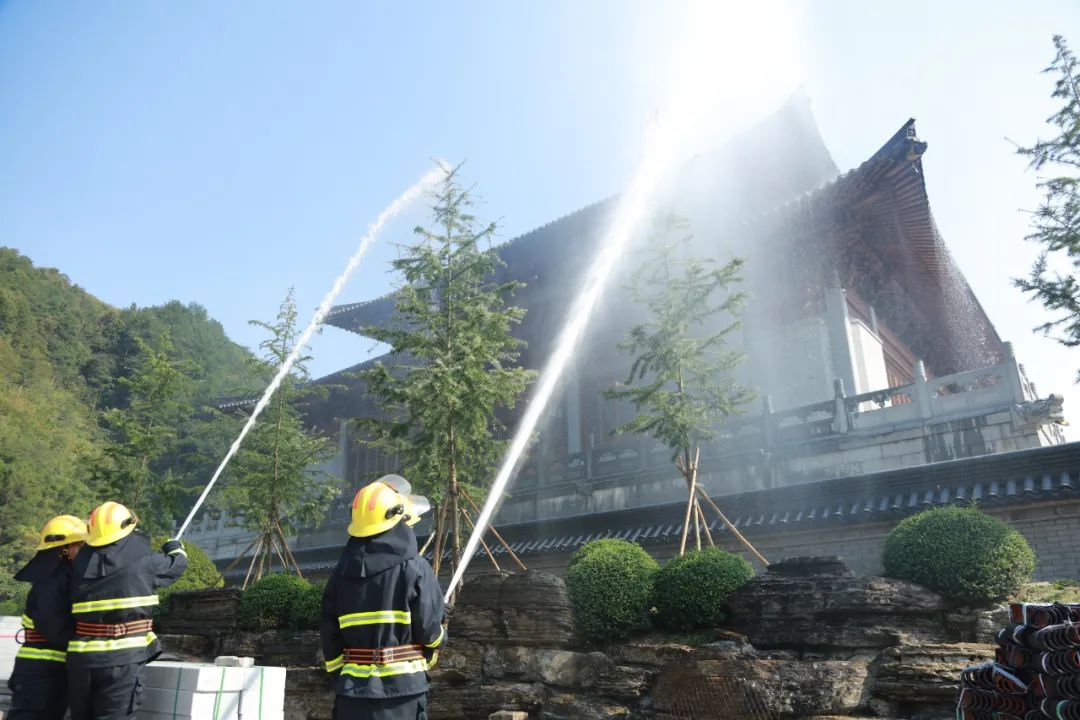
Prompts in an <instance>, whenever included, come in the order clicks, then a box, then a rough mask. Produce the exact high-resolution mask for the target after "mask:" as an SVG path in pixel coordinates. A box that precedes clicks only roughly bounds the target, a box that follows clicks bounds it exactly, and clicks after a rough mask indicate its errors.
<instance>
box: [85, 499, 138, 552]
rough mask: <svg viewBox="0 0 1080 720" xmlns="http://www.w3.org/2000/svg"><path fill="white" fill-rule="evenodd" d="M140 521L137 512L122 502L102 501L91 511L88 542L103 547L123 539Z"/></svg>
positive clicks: (93, 545)
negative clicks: (136, 515)
mask: <svg viewBox="0 0 1080 720" xmlns="http://www.w3.org/2000/svg"><path fill="white" fill-rule="evenodd" d="M138 522H139V519H138V518H137V517H135V513H133V512H131V511H130V510H128V509H127V508H126V507H124V506H123V505H121V504H120V503H118V502H112V501H111V500H110V501H109V502H106V503H102V504H101V505H98V506H97V507H96V508H94V512H92V513H90V537H89V539H87V541H86V544H87V545H89V546H91V547H101V546H102V545H110V544H112V543H114V542H116V541H117V540H122V539H124V538H126V537H127V536H128V535H130V534H131V533H132V531H133V530H135V526H136V525H137V524H138Z"/></svg>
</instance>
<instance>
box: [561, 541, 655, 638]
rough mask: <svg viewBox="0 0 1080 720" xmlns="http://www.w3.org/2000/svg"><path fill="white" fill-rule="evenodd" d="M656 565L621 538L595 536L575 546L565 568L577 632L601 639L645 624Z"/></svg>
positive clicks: (621, 634) (587, 636)
mask: <svg viewBox="0 0 1080 720" xmlns="http://www.w3.org/2000/svg"><path fill="white" fill-rule="evenodd" d="M658 569H659V565H657V563H656V561H655V560H653V558H652V557H651V556H650V555H649V554H648V553H647V552H645V551H644V550H643V549H642V548H641V547H640V546H639V545H635V544H633V543H629V542H626V541H625V540H597V541H595V542H591V543H589V544H587V545H585V546H584V547H583V548H581V549H580V550H578V552H577V553H575V555H574V557H573V559H572V560H571V562H570V567H569V568H568V569H567V571H566V589H567V592H568V593H569V595H570V604H571V606H572V608H573V612H574V625H575V627H576V629H577V631H578V633H579V634H580V635H581V636H582V637H583V638H585V639H587V640H592V641H597V642H606V641H611V640H621V639H623V638H625V637H627V636H628V635H629V634H630V633H631V632H633V631H634V630H635V629H637V628H640V627H644V626H645V625H646V624H647V622H648V612H649V601H650V599H651V597H652V589H653V582H654V579H655V577H656V571H657V570H658Z"/></svg>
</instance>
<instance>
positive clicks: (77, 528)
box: [36, 515, 88, 551]
mask: <svg viewBox="0 0 1080 720" xmlns="http://www.w3.org/2000/svg"><path fill="white" fill-rule="evenodd" d="M87 535H88V533H87V532H86V523H84V522H83V521H82V520H80V519H79V518H77V517H75V516H74V515H58V516H57V517H54V518H53V519H52V520H50V521H49V522H47V523H45V527H43V528H41V542H39V543H38V546H37V548H36V549H37V550H39V551H41V550H51V549H53V548H58V547H62V546H64V545H70V544H71V543H77V542H82V541H84V540H86V538H87Z"/></svg>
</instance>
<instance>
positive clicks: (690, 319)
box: [604, 214, 753, 555]
mask: <svg viewBox="0 0 1080 720" xmlns="http://www.w3.org/2000/svg"><path fill="white" fill-rule="evenodd" d="M691 240H692V236H691V235H690V234H689V232H688V224H687V223H686V221H685V220H683V219H681V218H678V217H676V216H674V215H670V214H669V215H666V216H664V217H662V218H660V219H659V220H658V222H657V229H656V231H655V232H654V234H653V236H652V237H651V238H650V243H649V247H648V249H647V251H646V252H647V257H646V260H645V262H643V263H642V264H641V266H640V268H639V269H638V270H637V271H636V272H635V273H634V275H633V276H632V278H631V281H630V285H629V290H630V294H631V297H632V298H633V299H634V300H635V301H636V302H637V303H638V304H640V305H642V306H644V309H645V311H646V312H647V317H648V319H647V320H646V321H645V322H644V323H641V324H638V325H635V326H633V327H632V328H631V329H630V331H629V334H628V337H627V340H626V341H625V342H622V343H620V344H619V348H620V349H621V350H623V351H625V352H627V353H629V354H630V355H632V356H633V362H632V364H631V367H630V373H629V377H628V378H627V381H626V383H625V386H623V387H617V388H612V389H609V390H606V391H605V392H604V395H605V397H607V398H609V399H615V400H628V401H630V402H631V403H632V404H633V406H634V409H635V411H636V412H637V415H636V416H635V417H634V418H633V419H631V420H630V421H629V422H627V423H625V424H624V425H621V426H620V427H618V428H616V429H615V431H614V432H616V433H627V432H632V433H643V434H646V435H651V436H652V437H654V438H656V439H657V440H659V441H660V442H662V443H663V444H664V445H666V446H667V447H668V448H670V449H671V453H672V455H671V459H672V461H673V462H674V463H675V466H676V468H677V469H678V470H679V473H680V474H681V475H682V476H683V478H684V479H685V480H686V486H687V490H688V491H689V499H688V501H687V511H686V521H685V523H684V526H683V535H682V542H681V547H680V550H679V554H680V555H681V554H682V553H683V552H684V551H685V547H686V541H687V534H688V532H689V527H690V522H691V520H692V521H693V527H694V529H695V536H696V538H697V545H698V547H699V548H700V546H701V535H700V533H701V529H700V528H701V523H700V522H699V520H700V519H701V518H702V512H701V509H700V508H699V506H698V498H697V493H698V490H697V472H698V464H699V458H700V454H701V444H702V443H703V442H706V441H708V440H710V439H712V438H713V437H715V436H716V434H717V432H718V430H719V427H720V425H721V423H722V422H723V420H724V418H726V417H728V416H731V415H734V414H736V413H738V412H739V411H740V408H741V407H742V406H743V405H744V404H745V403H747V402H748V401H749V400H751V399H752V397H753V394H752V392H751V390H750V389H749V388H746V387H743V386H742V385H740V384H738V383H737V382H736V381H735V380H734V379H733V378H732V377H731V375H730V373H731V371H732V370H733V369H734V368H735V367H736V366H738V365H739V363H740V362H742V360H743V357H742V355H741V353H739V352H737V351H734V350H731V349H729V348H728V347H727V346H726V340H727V337H728V335H730V334H731V333H732V332H734V331H735V330H737V329H738V328H739V327H740V323H739V320H738V315H737V313H738V310H739V308H740V307H741V306H742V304H743V301H744V300H745V295H744V294H743V293H742V292H738V291H734V290H732V287H733V286H734V285H736V284H737V283H738V282H740V280H741V277H740V273H741V271H742V266H743V261H742V260H741V259H739V258H734V259H732V260H731V261H730V262H728V263H727V264H725V265H722V266H719V267H718V266H717V265H716V263H715V262H714V261H712V260H710V259H702V258H694V257H688V256H687V252H688V248H689V245H690V242H691ZM716 325H722V327H721V328H720V329H718V330H714V329H713V328H714V327H715V326H716ZM707 531H708V529H707V527H706V532H707Z"/></svg>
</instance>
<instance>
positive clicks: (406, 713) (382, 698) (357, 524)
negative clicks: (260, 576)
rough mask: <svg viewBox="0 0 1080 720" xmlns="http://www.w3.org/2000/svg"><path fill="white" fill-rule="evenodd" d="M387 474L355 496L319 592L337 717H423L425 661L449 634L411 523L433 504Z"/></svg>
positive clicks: (432, 657)
mask: <svg viewBox="0 0 1080 720" xmlns="http://www.w3.org/2000/svg"><path fill="white" fill-rule="evenodd" d="M410 491H411V488H410V487H409V483H408V482H406V480H405V479H404V478H402V477H399V476H397V475H387V476H385V477H383V478H380V479H379V480H377V481H375V482H373V483H372V484H370V485H368V486H366V487H364V488H361V489H360V491H359V492H357V493H356V497H354V498H353V504H352V522H351V523H350V524H349V529H348V532H349V535H351V536H352V537H351V538H350V539H349V542H348V543H347V544H346V545H345V549H344V551H343V552H342V553H341V558H340V559H339V560H338V563H337V567H336V568H335V569H334V572H333V574H332V575H331V576H330V580H329V581H328V582H327V583H326V591H325V592H324V594H323V609H322V621H321V623H320V628H319V629H320V633H321V635H322V645H323V656H324V657H325V658H326V670H327V672H330V673H336V674H337V684H336V688H335V695H336V697H335V698H334V720H426V718H427V689H428V676H427V670H428V668H430V667H432V666H434V664H435V661H436V660H437V659H438V654H439V649H440V648H441V647H442V646H443V644H444V643H445V641H446V634H445V631H444V629H443V619H444V615H445V608H444V606H443V598H442V591H441V590H440V588H439V582H438V580H437V579H436V578H435V573H434V572H432V570H431V566H430V565H429V564H428V563H427V561H425V560H424V559H423V558H421V557H420V555H419V553H418V552H417V548H416V535H415V534H414V533H413V531H412V527H411V526H412V525H415V524H416V523H417V522H419V520H420V515H421V514H423V513H424V512H426V511H427V510H428V509H429V508H430V504H429V503H428V501H427V500H426V499H425V498H422V497H418V496H410V495H409V492H410Z"/></svg>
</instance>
